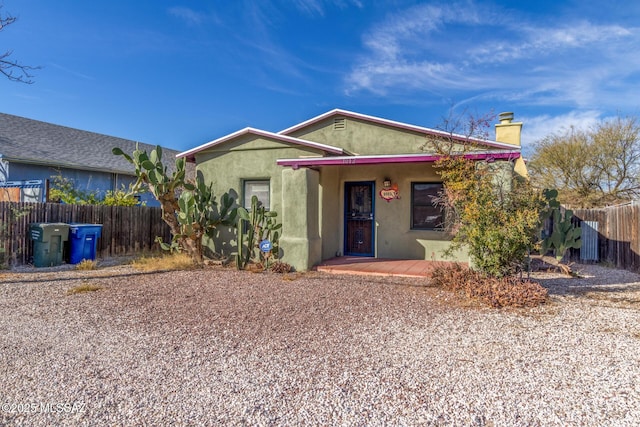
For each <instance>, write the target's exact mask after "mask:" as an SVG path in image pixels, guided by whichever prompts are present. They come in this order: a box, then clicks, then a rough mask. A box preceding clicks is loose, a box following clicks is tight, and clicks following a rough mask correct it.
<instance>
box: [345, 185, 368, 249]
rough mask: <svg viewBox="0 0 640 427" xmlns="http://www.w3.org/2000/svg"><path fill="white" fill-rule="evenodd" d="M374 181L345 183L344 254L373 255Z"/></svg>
mask: <svg viewBox="0 0 640 427" xmlns="http://www.w3.org/2000/svg"><path fill="white" fill-rule="evenodd" d="M374 185H375V183H374V182H373V181H366V182H345V184H344V198H345V200H344V222H345V225H344V254H345V255H357V256H373V255H374V248H373V242H374V241H375V239H374V235H373V233H374V228H373V225H374V218H373V213H374V200H375V199H374V197H373V195H374Z"/></svg>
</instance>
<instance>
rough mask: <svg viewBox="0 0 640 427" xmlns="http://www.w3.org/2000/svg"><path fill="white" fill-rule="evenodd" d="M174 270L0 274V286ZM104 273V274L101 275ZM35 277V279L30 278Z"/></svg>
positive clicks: (132, 275)
mask: <svg viewBox="0 0 640 427" xmlns="http://www.w3.org/2000/svg"><path fill="white" fill-rule="evenodd" d="M169 271H172V270H164V271H126V272H113V273H108V272H101V271H100V270H93V273H94V274H81V272H79V271H77V270H67V271H56V272H29V273H24V272H23V273H0V285H1V284H10V283H23V284H28V283H48V282H54V281H55V282H65V281H69V282H72V281H77V280H90V279H113V278H117V277H134V276H144V275H150V274H159V273H167V272H169ZM100 273H102V274H100ZM30 276H33V277H30Z"/></svg>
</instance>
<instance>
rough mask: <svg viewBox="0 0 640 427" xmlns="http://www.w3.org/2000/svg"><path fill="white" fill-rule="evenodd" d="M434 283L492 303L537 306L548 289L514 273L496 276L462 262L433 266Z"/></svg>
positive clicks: (497, 304) (543, 299) (493, 305)
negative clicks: (472, 268)
mask: <svg viewBox="0 0 640 427" xmlns="http://www.w3.org/2000/svg"><path fill="white" fill-rule="evenodd" d="M431 283H432V284H433V285H434V286H437V287H440V288H443V289H447V290H450V291H455V292H459V293H462V294H464V295H466V296H467V297H469V298H476V299H479V300H481V301H483V302H485V303H486V304H488V305H490V306H491V307H495V308H500V307H536V306H538V305H540V304H543V303H544V302H545V301H546V300H547V296H548V292H547V290H546V289H545V288H544V287H542V286H541V285H540V284H539V283H537V282H533V281H530V280H521V279H519V278H517V277H512V276H511V277H503V278H495V277H490V276H486V275H483V274H482V273H479V272H477V271H473V270H471V269H470V268H468V267H466V266H463V265H461V264H453V265H449V266H439V267H436V268H435V269H434V270H433V273H432V275H431Z"/></svg>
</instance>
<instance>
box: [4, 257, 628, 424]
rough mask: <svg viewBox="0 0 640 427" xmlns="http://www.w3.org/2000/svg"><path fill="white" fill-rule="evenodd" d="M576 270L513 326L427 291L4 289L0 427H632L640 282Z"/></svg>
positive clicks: (118, 278)
mask: <svg viewBox="0 0 640 427" xmlns="http://www.w3.org/2000/svg"><path fill="white" fill-rule="evenodd" d="M578 269H579V270H580V269H581V270H582V271H583V274H584V275H585V278H584V279H562V278H558V277H556V276H553V275H549V274H545V275H541V276H540V278H541V282H542V283H543V284H544V285H545V286H547V287H548V288H549V289H550V293H551V295H552V297H551V300H550V301H549V303H548V304H546V305H545V306H542V307H539V308H536V309H512V310H505V309H502V310H495V309H488V308H483V307H481V306H478V305H476V304H473V303H469V302H465V301H464V300H462V299H460V298H458V297H456V296H454V295H453V294H450V293H448V292H444V291H440V290H438V289H434V288H431V287H428V286H425V285H426V284H427V282H426V281H425V280H424V279H420V280H419V279H393V278H379V277H377V278H367V277H360V276H333V275H325V274H321V273H308V274H303V275H297V276H287V277H286V278H283V276H281V275H275V274H253V273H248V272H243V273H241V272H237V271H234V270H230V269H225V268H222V267H215V268H208V269H205V270H200V271H185V272H168V273H147V274H144V273H138V272H136V271H135V270H133V269H132V267H130V266H119V267H109V268H104V269H99V270H95V271H88V272H80V271H51V272H48V271H46V270H44V271H43V270H39V271H38V272H37V273H34V272H31V271H25V272H22V273H19V274H17V273H4V274H3V273H0V331H2V337H1V338H0V404H2V406H1V407H0V424H2V425H6V424H9V425H28V426H45V425H86V426H95V425H127V426H135V425H154V426H155V425H158V426H160V425H323V426H324V425H326V426H328V425H346V426H351V425H353V426H377V425H394V426H395V425H411V426H413V425H437V426H439V425H443V426H444V425H446V426H449V425H459V426H505V425H506V426H536V425H544V426H548V425H558V426H560V425H562V426H571V425H576V426H583V425H589V426H596V425H597V426H607V425H610V426H626V425H628V426H635V425H638V424H640V316H639V315H640V283H639V282H640V276H638V275H635V274H632V273H628V272H621V271H616V270H610V269H606V268H603V267H598V266H583V267H579V268H578ZM80 285H96V286H99V287H100V288H101V289H99V290H97V291H94V292H84V293H77V294H68V291H69V290H70V289H72V288H75V287H77V286H80Z"/></svg>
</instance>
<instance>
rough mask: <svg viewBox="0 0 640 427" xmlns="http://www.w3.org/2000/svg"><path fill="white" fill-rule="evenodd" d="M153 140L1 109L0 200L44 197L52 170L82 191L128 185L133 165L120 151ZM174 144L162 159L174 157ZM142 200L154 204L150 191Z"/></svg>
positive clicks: (169, 161) (146, 146) (145, 146)
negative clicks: (137, 139)
mask: <svg viewBox="0 0 640 427" xmlns="http://www.w3.org/2000/svg"><path fill="white" fill-rule="evenodd" d="M136 145H138V146H139V147H140V149H143V150H146V151H147V152H150V151H151V150H152V149H153V148H155V147H154V146H152V145H149V144H142V143H137V142H135V141H131V140H127V139H122V138H116V137H113V136H108V135H101V134H98V133H94V132H87V131H84V130H79V129H73V128H69V127H65V126H59V125H55V124H51V123H46V122H41V121H38V120H31V119H27V118H24V117H18V116H13V115H10V114H3V113H0V201H2V200H5V201H23V202H25V201H27V202H45V201H47V197H48V189H49V184H50V182H51V181H52V177H54V176H58V175H60V176H62V177H64V178H68V179H71V180H73V182H74V184H75V186H76V188H78V189H79V190H82V191H98V192H99V194H101V195H104V193H106V192H107V191H109V190H118V189H123V188H124V189H127V188H128V186H129V184H130V183H132V182H135V174H134V167H133V165H132V164H131V163H129V162H127V160H126V159H124V158H123V157H122V156H115V155H113V154H112V153H111V150H112V149H113V148H114V147H120V148H122V149H123V150H124V152H125V153H132V152H133V151H134V150H135V149H136ZM177 153H178V152H177V151H175V150H169V149H163V161H164V163H165V164H167V165H168V166H169V167H172V166H173V164H174V162H175V155H176V154H177ZM141 201H145V202H146V203H147V205H149V206H153V205H157V204H158V203H157V201H156V200H155V199H154V197H153V195H151V194H143V195H142V196H141Z"/></svg>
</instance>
